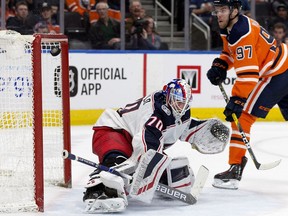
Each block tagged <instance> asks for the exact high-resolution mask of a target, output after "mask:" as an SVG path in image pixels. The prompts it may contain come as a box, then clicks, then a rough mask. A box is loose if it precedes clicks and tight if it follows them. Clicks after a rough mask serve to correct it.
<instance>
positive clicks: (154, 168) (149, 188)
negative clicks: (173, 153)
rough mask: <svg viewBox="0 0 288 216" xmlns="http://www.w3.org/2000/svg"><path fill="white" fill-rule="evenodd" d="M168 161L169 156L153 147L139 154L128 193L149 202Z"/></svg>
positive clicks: (169, 160)
mask: <svg viewBox="0 0 288 216" xmlns="http://www.w3.org/2000/svg"><path fill="white" fill-rule="evenodd" d="M170 162H171V158H169V157H167V156H166V155H164V154H161V153H159V152H156V151H155V150H153V149H149V150H148V151H147V152H146V153H145V154H143V155H142V156H141V159H140V162H139V164H138V167H137V169H136V171H135V173H134V175H133V181H132V184H131V188H130V193H129V195H130V196H131V197H132V198H135V199H137V200H140V201H142V202H146V203H150V202H151V201H152V198H153V196H154V192H155V190H156V188H157V185H158V182H159V179H160V177H161V176H162V173H163V172H164V170H165V169H166V168H167V166H168V165H169V163H170Z"/></svg>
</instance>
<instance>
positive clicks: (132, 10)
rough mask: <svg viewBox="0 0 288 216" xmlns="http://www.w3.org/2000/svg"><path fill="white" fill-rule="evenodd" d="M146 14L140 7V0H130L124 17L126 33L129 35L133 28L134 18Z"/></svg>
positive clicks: (141, 17) (139, 17)
mask: <svg viewBox="0 0 288 216" xmlns="http://www.w3.org/2000/svg"><path fill="white" fill-rule="evenodd" d="M145 16H146V12H145V9H144V8H143V7H142V4H141V1H140V0H131V1H130V6H129V15H128V17H127V18H126V20H125V22H126V33H127V34H128V35H131V34H132V33H133V30H135V28H132V27H133V26H134V23H135V21H136V20H139V19H143V18H144V17H145Z"/></svg>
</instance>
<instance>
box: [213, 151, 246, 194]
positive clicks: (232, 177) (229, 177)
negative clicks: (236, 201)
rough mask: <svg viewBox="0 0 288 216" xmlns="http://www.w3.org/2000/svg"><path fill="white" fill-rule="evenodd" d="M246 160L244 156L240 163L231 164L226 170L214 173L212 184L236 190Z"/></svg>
mask: <svg viewBox="0 0 288 216" xmlns="http://www.w3.org/2000/svg"><path fill="white" fill-rule="evenodd" d="M247 160H248V159H247V157H245V156H244V157H243V158H242V162H241V164H232V165H231V167H230V168H229V169H228V170H227V171H225V172H222V173H219V174H216V175H215V176H214V183H213V184H212V185H213V186H214V187H216V188H223V189H232V190H237V189H238V184H239V181H240V180H241V178H242V173H243V170H244V168H245V165H246V163H247Z"/></svg>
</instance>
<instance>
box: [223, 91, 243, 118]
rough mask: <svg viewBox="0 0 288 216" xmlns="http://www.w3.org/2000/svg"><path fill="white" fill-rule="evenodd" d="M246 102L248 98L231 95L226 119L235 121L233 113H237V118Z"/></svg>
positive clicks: (226, 109) (225, 111)
mask: <svg viewBox="0 0 288 216" xmlns="http://www.w3.org/2000/svg"><path fill="white" fill-rule="evenodd" d="M245 103H246V99H244V98H240V97H236V96H235V97H230V100H229V102H228V103H227V105H226V107H225V110H224V112H223V113H224V115H225V116H226V118H225V120H226V121H229V122H233V121H234V120H233V118H232V113H235V114H236V116H237V118H239V117H240V115H241V113H242V110H243V107H244V104H245Z"/></svg>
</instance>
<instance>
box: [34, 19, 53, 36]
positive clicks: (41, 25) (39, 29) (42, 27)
mask: <svg viewBox="0 0 288 216" xmlns="http://www.w3.org/2000/svg"><path fill="white" fill-rule="evenodd" d="M34 32H35V33H42V34H43V33H50V30H49V28H48V25H47V23H45V22H38V23H37V24H36V25H35V26H34Z"/></svg>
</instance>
